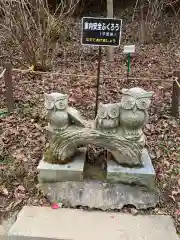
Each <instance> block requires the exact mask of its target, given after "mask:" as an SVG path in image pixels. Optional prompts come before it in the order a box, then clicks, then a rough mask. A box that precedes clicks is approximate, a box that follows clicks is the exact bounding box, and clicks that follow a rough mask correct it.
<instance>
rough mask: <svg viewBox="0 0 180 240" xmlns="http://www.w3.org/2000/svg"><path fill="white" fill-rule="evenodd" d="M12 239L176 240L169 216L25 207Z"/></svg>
mask: <svg viewBox="0 0 180 240" xmlns="http://www.w3.org/2000/svg"><path fill="white" fill-rule="evenodd" d="M9 239H11V240H38V239H39V240H47V239H51V240H56V239H57V240H64V239H71V240H83V239H87V240H88V239H89V240H92V239H93V240H100V239H103V240H109V239H112V240H115V239H121V240H152V239H153V240H159V239H163V240H178V237H177V235H176V232H175V228H174V225H173V222H172V219H171V217H169V216H152V215H151V216H132V215H130V214H122V213H109V212H99V211H95V212H89V211H82V210H77V209H66V208H65V209H63V208H62V209H57V210H52V209H51V208H47V207H46V208H45V207H25V208H23V210H22V211H21V212H20V214H19V216H18V219H17V221H16V223H15V224H14V225H13V226H12V228H11V229H10V231H9Z"/></svg>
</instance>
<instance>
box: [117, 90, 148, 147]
mask: <svg viewBox="0 0 180 240" xmlns="http://www.w3.org/2000/svg"><path fill="white" fill-rule="evenodd" d="M122 94H123V96H122V99H121V103H120V126H121V128H122V129H123V135H124V137H126V138H130V139H131V138H133V139H141V137H142V138H143V136H144V135H143V132H142V128H143V127H144V125H145V124H146V123H147V122H148V119H149V115H148V108H149V106H150V104H151V98H152V96H153V92H147V91H145V90H143V89H141V88H138V87H135V88H131V89H122ZM144 141H145V140H144V138H143V139H142V142H143V144H144Z"/></svg>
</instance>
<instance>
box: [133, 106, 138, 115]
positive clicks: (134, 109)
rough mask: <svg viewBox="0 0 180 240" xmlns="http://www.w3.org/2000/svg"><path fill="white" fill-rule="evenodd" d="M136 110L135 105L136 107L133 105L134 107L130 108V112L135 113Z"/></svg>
mask: <svg viewBox="0 0 180 240" xmlns="http://www.w3.org/2000/svg"><path fill="white" fill-rule="evenodd" d="M136 111H137V107H136V106H134V107H133V109H132V112H133V113H134V114H135V113H136Z"/></svg>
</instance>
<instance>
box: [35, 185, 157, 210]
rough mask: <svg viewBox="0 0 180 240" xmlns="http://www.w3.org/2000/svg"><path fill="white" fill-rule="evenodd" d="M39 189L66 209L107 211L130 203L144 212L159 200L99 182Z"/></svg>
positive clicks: (131, 188)
mask: <svg viewBox="0 0 180 240" xmlns="http://www.w3.org/2000/svg"><path fill="white" fill-rule="evenodd" d="M39 187H40V189H41V190H42V191H43V192H44V194H45V195H47V197H48V198H49V199H50V201H52V202H54V201H61V202H63V203H64V204H65V206H67V207H76V206H87V207H89V208H99V209H103V210H107V209H121V208H122V207H123V206H124V205H128V204H132V205H134V206H135V207H136V208H137V209H146V208H149V207H155V206H156V204H157V202H158V200H159V197H158V194H157V192H147V191H145V189H142V188H140V187H138V186H128V185H124V184H110V183H102V182H99V181H84V182H57V183H40V185H39Z"/></svg>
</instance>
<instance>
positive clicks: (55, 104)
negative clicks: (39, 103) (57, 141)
mask: <svg viewBox="0 0 180 240" xmlns="http://www.w3.org/2000/svg"><path fill="white" fill-rule="evenodd" d="M44 96H45V104H44V105H45V108H46V109H47V111H48V113H47V119H48V122H49V127H50V128H51V129H52V131H53V132H58V131H62V130H64V129H66V128H67V127H68V126H69V116H68V113H67V107H68V95H67V94H62V93H51V94H47V93H45V94H44Z"/></svg>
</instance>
